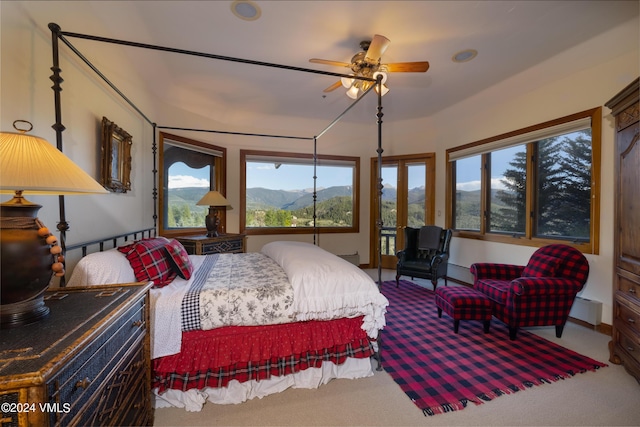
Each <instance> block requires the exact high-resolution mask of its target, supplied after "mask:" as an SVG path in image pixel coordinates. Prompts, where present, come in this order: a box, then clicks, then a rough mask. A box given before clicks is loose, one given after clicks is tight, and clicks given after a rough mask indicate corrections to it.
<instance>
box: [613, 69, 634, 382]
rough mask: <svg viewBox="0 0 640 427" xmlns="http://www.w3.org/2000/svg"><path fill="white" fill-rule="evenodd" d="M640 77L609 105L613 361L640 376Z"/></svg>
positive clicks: (632, 373)
mask: <svg viewBox="0 0 640 427" xmlns="http://www.w3.org/2000/svg"><path fill="white" fill-rule="evenodd" d="M639 84H640V80H639V79H636V80H635V81H634V82H633V83H631V84H630V85H629V86H627V87H626V88H625V89H623V90H622V91H621V92H620V93H618V94H617V95H616V96H615V97H614V98H613V99H611V100H610V101H609V102H607V103H606V104H605V105H606V106H607V107H609V108H610V109H611V110H612V114H613V116H614V117H615V130H616V142H615V144H616V145H615V156H614V159H615V182H616V184H615V185H616V186H615V194H616V200H615V227H614V235H615V238H614V239H615V258H614V262H615V265H614V286H613V338H612V340H611V342H610V344H609V351H610V353H611V355H610V359H609V360H610V361H611V362H612V363H617V364H620V363H621V364H623V365H624V367H625V368H626V369H627V371H628V372H629V373H630V374H631V375H633V376H634V377H635V378H636V379H637V380H638V382H640V141H639V135H640V130H639V128H640V111H639V107H638V85H639Z"/></svg>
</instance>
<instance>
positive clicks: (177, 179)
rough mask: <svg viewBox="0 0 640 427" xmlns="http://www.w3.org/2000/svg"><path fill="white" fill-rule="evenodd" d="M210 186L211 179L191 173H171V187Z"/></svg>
mask: <svg viewBox="0 0 640 427" xmlns="http://www.w3.org/2000/svg"><path fill="white" fill-rule="evenodd" d="M184 187H207V188H208V187H209V180H208V179H203V178H196V177H195V176H190V175H170V176H169V188H184Z"/></svg>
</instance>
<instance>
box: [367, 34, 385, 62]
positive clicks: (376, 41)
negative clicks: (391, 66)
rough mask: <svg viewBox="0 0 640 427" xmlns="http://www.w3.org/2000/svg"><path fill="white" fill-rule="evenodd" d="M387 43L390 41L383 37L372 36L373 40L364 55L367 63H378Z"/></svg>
mask: <svg viewBox="0 0 640 427" xmlns="http://www.w3.org/2000/svg"><path fill="white" fill-rule="evenodd" d="M389 43H391V40H389V39H388V38H386V37H385V36H381V35H380V34H376V35H375V36H373V40H371V44H370V45H369V49H367V54H366V55H365V58H366V59H367V61H368V62H374V63H375V62H378V61H380V58H381V57H382V55H384V51H385V50H387V48H388V47H389Z"/></svg>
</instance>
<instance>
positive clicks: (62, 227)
mask: <svg viewBox="0 0 640 427" xmlns="http://www.w3.org/2000/svg"><path fill="white" fill-rule="evenodd" d="M49 29H50V30H51V37H52V53H53V66H52V67H51V70H52V71H53V75H52V76H51V80H52V81H53V83H54V84H53V86H52V89H53V92H54V102H55V124H54V125H53V126H52V127H53V128H54V130H55V133H56V144H57V148H58V149H59V150H60V151H62V149H63V131H64V130H65V127H64V125H63V124H62V114H61V111H62V108H61V103H62V100H61V91H62V87H61V84H62V81H63V79H62V78H61V69H60V63H59V42H60V41H62V42H63V43H64V44H65V45H66V46H67V47H68V48H69V49H70V50H71V51H72V52H74V53H75V54H76V55H77V56H78V57H79V58H80V59H81V60H82V61H83V62H84V63H85V64H86V65H87V66H88V67H89V68H90V69H91V70H93V71H94V72H95V73H96V74H97V75H98V76H99V77H100V79H102V80H103V81H104V82H105V83H106V84H107V85H108V86H109V87H110V88H111V89H113V91H114V92H115V93H117V94H118V95H119V96H120V97H121V98H122V100H124V101H125V102H126V103H127V104H128V105H129V106H130V107H131V108H133V109H134V110H135V111H136V112H137V113H138V114H140V116H141V117H142V118H143V119H144V120H145V121H146V122H147V123H148V124H149V125H150V126H152V128H153V143H152V151H153V174H154V188H153V199H154V215H153V220H154V226H153V228H148V229H144V230H138V231H135V232H130V233H127V234H122V235H118V236H111V237H107V238H105V239H102V240H94V241H91V242H84V243H78V244H74V245H70V246H67V245H66V232H67V230H68V229H69V226H68V223H67V220H66V212H65V199H64V196H59V210H60V222H59V223H58V230H59V231H60V245H61V246H62V249H63V251H64V253H66V252H67V251H70V250H79V249H81V250H82V257H84V256H85V255H87V249H88V247H89V246H95V245H98V246H99V249H98V250H99V252H102V251H103V250H104V249H105V244H106V243H107V242H112V245H113V246H112V247H113V248H115V247H116V246H117V245H118V241H119V239H120V240H124V241H125V242H127V240H128V239H129V237H132V238H133V240H134V241H135V240H137V239H138V236H141V237H143V238H144V237H145V236H146V237H147V238H152V237H154V238H155V236H156V233H157V231H156V230H157V218H158V215H157V196H158V189H157V187H156V186H157V184H156V179H157V141H156V138H157V133H158V132H157V131H158V130H159V129H167V130H184V131H194V132H209V133H218V134H226V135H240V136H252V137H261V138H280V139H297V140H303V141H312V142H313V180H314V185H313V220H314V221H313V222H314V226H313V246H314V247H315V246H317V244H318V243H317V236H319V234H320V231H321V230H320V228H319V227H317V225H316V200H317V191H316V179H317V177H316V167H317V162H318V157H317V143H318V139H319V138H321V137H322V136H323V135H325V134H326V133H327V132H328V131H329V130H330V129H331V128H332V127H333V126H334V125H335V124H336V123H338V122H339V121H340V120H341V119H342V118H343V117H344V116H345V115H346V114H347V113H348V112H349V110H351V109H352V108H353V107H354V106H355V105H356V104H357V103H358V102H360V101H361V100H362V99H363V98H364V97H365V96H366V95H367V94H368V93H369V92H371V91H372V90H373V89H375V88H376V87H377V88H378V89H380V88H381V85H382V76H379V77H378V78H377V79H376V80H374V79H371V78H367V77H361V76H350V75H347V74H340V73H334V72H326V71H319V70H313V69H307V68H300V67H291V66H286V65H280V64H273V63H267V62H260V61H253V60H247V59H239V58H232V57H227V56H219V55H213V54H209V53H203V52H195V51H188V50H183V49H175V48H169V47H164V46H156V45H149V44H143V43H137V42H131V41H124V40H116V39H110V38H104V37H98V36H92V35H86V34H77V33H71V32H66V31H62V30H61V28H60V27H59V26H58V25H57V24H55V23H50V24H49ZM69 38H80V39H86V40H93V41H97V42H104V43H112V44H118V45H124V46H130V47H137V48H143V49H152V50H157V51H163V52H168V53H174V54H181V55H192V56H198V57H202V58H208V59H212V60H218V61H231V62H237V63H242V64H251V65H257V66H263V67H272V68H279V69H284V70H291V71H298V72H304V73H313V74H321V75H326V76H333V77H349V78H353V79H358V80H364V81H368V82H372V83H374V84H373V85H372V86H371V87H370V88H369V89H368V90H367V91H365V92H364V94H363V95H362V96H361V97H360V98H358V99H356V100H355V101H354V102H353V103H352V104H350V106H349V107H348V108H347V109H346V110H345V111H344V112H342V113H341V114H340V115H339V116H338V117H337V118H336V119H335V120H333V121H332V122H331V123H330V124H329V125H328V126H327V127H326V128H324V129H323V130H322V131H321V132H319V133H318V134H317V135H315V136H313V137H298V136H288V135H270V134H257V133H241V132H230V131H224V130H208V129H192V128H180V127H170V126H159V125H157V124H156V123H155V122H153V121H152V120H151V119H149V118H148V117H147V116H146V115H145V114H144V113H143V112H142V111H141V110H140V109H139V108H138V107H137V106H136V105H135V104H134V103H133V102H132V101H131V100H130V99H129V98H128V97H127V96H126V95H125V94H123V93H122V92H121V91H120V90H119V89H118V88H117V87H116V85H115V84H114V83H113V82H111V81H110V80H109V79H108V78H107V77H106V76H105V75H104V74H102V73H101V72H100V70H98V68H97V67H96V66H94V65H93V64H92V63H91V62H90V61H89V60H88V59H87V58H86V57H85V56H84V55H83V54H82V53H81V52H80V51H79V50H78V49H77V48H76V47H75V46H74V45H73V44H72V43H71V42H70V41H69ZM374 93H377V94H378V97H377V113H376V124H377V140H378V141H377V150H376V152H377V156H378V163H377V165H378V169H377V172H376V173H377V192H378V218H377V221H376V227H377V236H378V254H377V256H378V262H377V264H378V281H377V291H376V294H379V290H380V286H381V284H382V277H381V276H382V272H381V253H382V252H381V238H380V237H381V231H382V226H383V223H382V218H381V203H382V197H381V195H382V188H383V187H382V173H381V172H382V171H381V167H382V161H381V160H382V159H381V157H382V152H383V149H382V116H383V114H382V91H381V90H378V91H374ZM263 249H264V248H263ZM336 258H337V257H336ZM355 269H356V270H358V269H357V268H355ZM363 274H364V273H363ZM365 276H366V274H365ZM72 280H73V277H72ZM368 280H371V279H370V278H368ZM109 283H115V282H109ZM372 285H373V284H372ZM60 286H61V287H64V286H66V281H65V279H64V277H62V278H61V282H60ZM70 286H71V285H70ZM373 287H374V289H375V285H373ZM362 318H363V319H364V318H366V316H363V317H362ZM337 320H341V319H337ZM350 320H353V319H350ZM295 322H297V321H294V323H292V324H291V325H294V326H295V325H296V323H295ZM300 323H304V322H300ZM286 325H287V324H285V325H275V326H277V327H279V326H283V327H285V328H286ZM277 327H276V328H272V330H274V329H275V330H277ZM262 328H265V326H263V327H262ZM266 328H269V326H266ZM222 329H224V328H222ZM356 329H358V328H356ZM363 329H364V327H363ZM380 329H381V328H380ZM214 331H216V330H215V329H214ZM204 332H212V331H204ZM199 333H200V332H198V334H199ZM284 333H285V334H286V333H289V332H287V331H285V332H284ZM360 333H362V330H360ZM376 333H377V331H376ZM196 335H197V334H196ZM369 336H371V335H369ZM185 337H186V335H185ZM365 338H366V334H365ZM185 339H186V338H185ZM195 339H196V340H199V339H200V338H199V337H196V338H195ZM379 340H380V338H379V336H377V346H378V348H377V351H376V352H375V354H374V355H375V356H376V359H377V361H378V368H377V369H378V370H381V369H382V367H381V358H380V345H379ZM374 341H375V338H374ZM367 345H369V344H367ZM354 347H355V345H354ZM332 348H333V347H332ZM180 351H181V353H180V354H182V351H183V350H180ZM358 351H359V350H358ZM361 353H362V354H365V356H360V357H367V359H368V357H369V356H367V354H370V353H366V352H362V351H361ZM341 356H342V355H341ZM169 357H171V356H169ZM156 360H159V361H160V362H158V363H157V364H156V363H154V369H156V368H158V367H159V366H160V365H162V363H164V362H166V361H167V360H168V357H160V358H159V359H156ZM320 363H321V362H320ZM323 369H324V368H323ZM369 369H370V367H369ZM169 372H175V371H169ZM305 372H306V371H305ZM332 378H335V376H334V377H332ZM225 381H227V379H225ZM159 388H160V390H161V391H162V386H161V387H159ZM176 388H177V387H176ZM225 403H226V402H225ZM233 403H236V402H233Z"/></svg>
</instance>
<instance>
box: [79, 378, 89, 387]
mask: <svg viewBox="0 0 640 427" xmlns="http://www.w3.org/2000/svg"><path fill="white" fill-rule="evenodd" d="M89 384H91V380H90V379H89V378H87V377H85V378H84V379H83V380H82V381H78V382H77V383H76V388H84V389H86V388H87V387H89Z"/></svg>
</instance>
